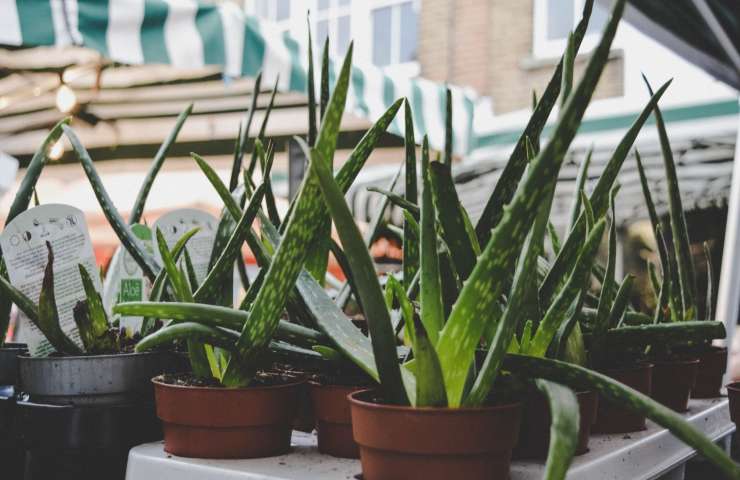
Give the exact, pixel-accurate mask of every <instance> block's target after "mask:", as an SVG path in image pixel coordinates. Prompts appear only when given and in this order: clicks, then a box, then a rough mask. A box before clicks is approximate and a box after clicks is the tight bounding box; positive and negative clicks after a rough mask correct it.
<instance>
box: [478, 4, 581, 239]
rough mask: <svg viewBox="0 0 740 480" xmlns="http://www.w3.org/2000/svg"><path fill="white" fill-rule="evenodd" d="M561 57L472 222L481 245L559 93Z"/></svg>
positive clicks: (576, 42) (576, 40)
mask: <svg viewBox="0 0 740 480" xmlns="http://www.w3.org/2000/svg"><path fill="white" fill-rule="evenodd" d="M592 7H593V1H592V0H589V1H587V2H585V5H584V7H583V17H582V18H581V21H580V22H579V23H578V26H577V27H576V30H575V34H574V36H573V44H574V51H575V52H578V49H579V48H580V46H581V40H583V36H584V35H585V33H586V27H587V26H588V20H589V17H590V16H591V9H592ZM563 61H564V59H563V58H561V59H560V62H559V63H558V66H557V67H556V68H555V72H553V74H552V77H551V78H550V81H549V82H548V83H547V87H546V88H545V91H544V92H543V94H542V97H541V98H540V100H539V102H537V106H536V107H535V109H534V112H532V116H531V117H530V118H529V122H527V126H526V127H525V128H524V131H523V132H522V135H521V136H520V137H519V140H518V141H517V143H516V146H515V147H514V150H513V151H512V153H511V155H510V156H509V161H508V162H507V163H506V166H505V167H504V170H503V171H502V172H501V176H500V177H499V179H498V181H497V182H496V186H495V187H494V189H493V193H492V194H491V196H490V197H489V198H488V201H487V202H486V206H485V207H484V208H483V213H482V214H481V216H480V219H479V220H478V223H477V225H476V226H475V231H476V233H477V235H478V241H479V242H480V244H481V245H485V244H487V243H488V239H489V238H490V236H491V230H492V229H493V228H494V227H495V226H496V225H497V224H498V223H499V221H500V220H501V218H502V217H503V215H504V206H505V205H508V204H509V203H510V202H511V199H512V198H513V197H514V193H515V192H516V189H517V186H518V185H519V182H520V180H521V178H522V175H523V174H524V169H525V167H526V166H527V163H528V161H527V155H526V147H525V139H526V138H530V139H535V140H536V139H539V137H540V134H541V133H542V129H543V128H544V126H545V123H547V119H548V117H549V116H550V113H551V112H552V109H553V107H554V106H555V103H556V102H557V99H558V95H559V94H560V87H561V78H562V73H563Z"/></svg>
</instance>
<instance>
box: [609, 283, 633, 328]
mask: <svg viewBox="0 0 740 480" xmlns="http://www.w3.org/2000/svg"><path fill="white" fill-rule="evenodd" d="M634 281H635V276H634V275H631V274H630V275H627V276H626V277H624V280H622V284H621V285H620V286H619V290H617V295H616V296H615V297H614V303H612V309H611V311H610V312H609V328H616V327H617V325H619V323H620V322H621V321H622V317H623V316H624V312H625V311H626V310H627V305H629V302H630V295H631V294H632V285H633V283H634Z"/></svg>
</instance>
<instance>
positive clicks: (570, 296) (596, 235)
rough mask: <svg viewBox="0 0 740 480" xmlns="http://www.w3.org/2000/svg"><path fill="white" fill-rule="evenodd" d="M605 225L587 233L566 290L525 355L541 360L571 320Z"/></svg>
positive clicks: (603, 221) (552, 306)
mask: <svg viewBox="0 0 740 480" xmlns="http://www.w3.org/2000/svg"><path fill="white" fill-rule="evenodd" d="M605 227H606V221H605V220H604V219H603V218H602V219H601V220H599V222H598V223H597V224H596V225H595V226H594V228H593V229H592V230H591V232H589V235H588V238H587V239H586V243H585V244H584V246H583V248H582V249H581V252H580V254H579V255H578V261H577V263H576V266H575V268H574V269H573V271H572V272H571V273H570V277H569V278H568V280H567V281H566V283H565V286H564V287H563V288H562V289H561V290H560V292H558V295H557V297H556V298H555V300H554V301H553V302H552V304H551V305H550V308H548V309H547V312H546V313H545V316H544V317H543V319H542V321H541V322H540V326H539V328H538V329H537V332H536V333H535V336H534V339H533V340H532V343H531V349H530V350H529V351H523V352H522V353H526V354H528V355H534V356H537V357H541V356H544V355H545V353H546V352H547V350H548V348H550V343H551V342H552V339H553V337H554V336H555V333H556V332H557V331H558V329H559V328H560V326H561V325H562V324H563V322H565V321H566V320H567V319H568V318H569V317H570V316H571V313H572V312H570V308H571V305H573V302H574V301H577V299H578V298H579V296H580V295H581V294H582V292H583V291H584V290H585V289H587V288H588V283H587V282H588V280H589V274H590V272H591V267H592V265H593V262H594V259H595V257H596V254H597V253H598V249H599V244H600V243H601V238H602V237H603V235H604V229H605Z"/></svg>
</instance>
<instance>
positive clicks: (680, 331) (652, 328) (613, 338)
mask: <svg viewBox="0 0 740 480" xmlns="http://www.w3.org/2000/svg"><path fill="white" fill-rule="evenodd" d="M725 336H726V332H725V326H724V324H722V322H714V321H708V320H687V321H685V322H670V323H659V324H656V325H652V324H650V325H634V326H625V327H621V328H614V329H611V330H608V331H607V333H606V335H605V339H606V342H605V344H606V345H608V346H609V348H617V347H625V346H629V347H637V346H646V345H650V344H654V343H659V344H661V345H677V344H680V343H683V342H689V341H691V342H705V341H707V340H715V339H721V338H725Z"/></svg>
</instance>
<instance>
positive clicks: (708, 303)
mask: <svg viewBox="0 0 740 480" xmlns="http://www.w3.org/2000/svg"><path fill="white" fill-rule="evenodd" d="M703 247H704V261H705V262H706V264H707V297H706V300H705V301H704V318H705V319H707V320H711V319H712V317H713V316H714V314H713V306H714V268H713V267H712V252H711V251H710V250H709V244H708V243H707V242H704V244H703Z"/></svg>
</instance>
